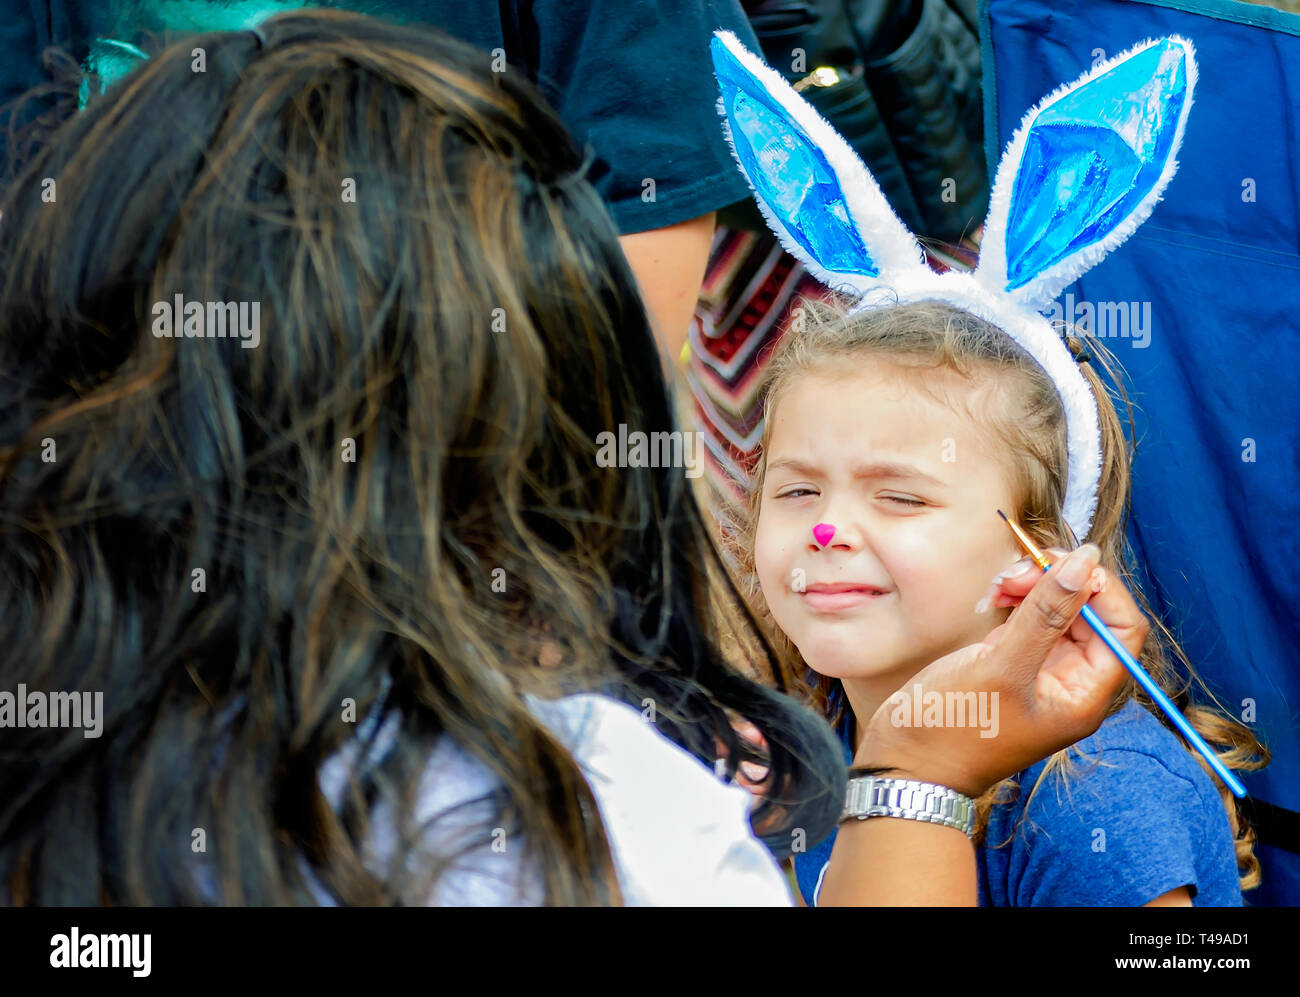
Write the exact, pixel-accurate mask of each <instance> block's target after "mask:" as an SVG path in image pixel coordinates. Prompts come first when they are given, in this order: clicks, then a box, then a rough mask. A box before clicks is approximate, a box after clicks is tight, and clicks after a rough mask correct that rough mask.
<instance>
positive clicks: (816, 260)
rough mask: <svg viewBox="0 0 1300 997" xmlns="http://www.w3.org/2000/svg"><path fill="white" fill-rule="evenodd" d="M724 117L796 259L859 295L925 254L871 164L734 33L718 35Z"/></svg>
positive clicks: (758, 194) (748, 174) (743, 164)
mask: <svg viewBox="0 0 1300 997" xmlns="http://www.w3.org/2000/svg"><path fill="white" fill-rule="evenodd" d="M711 48H712V51H713V68H714V74H715V75H716V76H717V78H718V86H719V88H720V89H721V91H722V97H721V99H720V100H719V102H718V110H719V112H720V113H721V114H722V115H723V116H724V117H725V119H726V120H725V124H724V130H725V131H726V134H727V140H728V141H729V142H730V143H731V148H732V152H733V153H734V154H735V157H736V160H737V162H738V163H739V164H740V169H741V172H742V173H744V175H745V179H746V180H748V181H749V185H750V186H751V187H752V188H753V189H754V196H755V199H756V200H757V201H758V206H759V207H760V208H761V209H762V211H763V215H764V216H765V217H766V219H767V222H768V224H769V225H770V226H771V227H772V229H773V231H775V232H776V234H777V235H778V236H779V237H780V239H781V242H782V243H783V244H784V246H785V248H786V249H787V250H788V251H789V252H790V253H791V255H793V256H795V257H797V258H798V259H799V260H800V261H801V262H802V263H803V264H804V265H805V266H806V267H807V268H808V270H809V272H810V273H812V275H813V276H814V277H816V278H817V279H818V280H820V281H821V282H822V283H823V284H826V285H827V286H828V287H831V288H834V289H837V290H841V291H845V292H848V293H850V294H853V295H854V296H855V297H856V296H861V295H863V294H865V293H866V292H867V291H868V290H870V289H871V288H873V287H876V286H878V284H879V283H880V281H879V280H878V278H881V277H884V278H886V279H888V277H889V275H890V274H893V273H897V272H898V271H900V270H909V269H910V270H915V269H917V268H924V266H925V264H924V255H923V254H922V252H921V247H920V246H919V245H917V242H916V239H915V238H913V236H912V234H911V233H910V232H909V231H908V230H907V226H905V225H904V224H903V223H902V222H901V221H899V220H898V217H897V216H896V215H895V214H894V212H893V210H892V209H891V208H890V207H889V201H888V200H887V199H886V198H885V195H884V194H883V193H881V190H880V187H879V186H878V185H877V184H876V181H875V180H874V179H873V178H872V176H871V173H870V172H869V171H868V170H867V167H866V165H865V164H864V163H863V162H862V160H861V159H860V158H858V155H857V153H856V152H854V151H853V149H852V148H851V147H850V146H849V144H848V143H847V142H845V141H844V139H843V138H842V137H841V136H840V134H839V133H838V132H837V131H835V129H834V128H832V127H831V126H830V125H829V124H828V123H827V122H826V120H825V119H824V118H822V117H821V115H819V114H818V113H817V112H816V110H814V109H813V107H812V105H811V104H809V103H808V102H807V101H806V100H804V99H803V98H802V97H800V96H799V94H798V93H797V92H796V91H795V89H794V87H792V86H790V84H789V83H787V82H786V81H785V79H784V78H783V77H782V76H781V74H780V73H778V72H776V71H775V70H774V69H772V68H771V67H769V66H766V65H764V64H763V62H762V61H761V60H760V59H758V58H757V57H756V56H754V55H752V54H751V53H750V52H748V51H747V50H746V49H745V48H744V46H743V45H741V44H740V42H739V41H738V40H737V39H736V36H735V35H733V34H732V33H731V32H729V31H718V32H716V33H715V34H714V37H713V41H712V45H711Z"/></svg>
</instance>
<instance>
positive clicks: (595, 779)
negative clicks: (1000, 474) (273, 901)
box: [318, 694, 791, 907]
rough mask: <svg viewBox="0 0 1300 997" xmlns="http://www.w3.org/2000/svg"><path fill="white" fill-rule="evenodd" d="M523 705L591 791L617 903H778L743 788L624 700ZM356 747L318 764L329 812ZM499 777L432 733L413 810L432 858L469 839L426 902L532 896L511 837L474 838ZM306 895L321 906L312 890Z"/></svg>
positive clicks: (532, 882)
mask: <svg viewBox="0 0 1300 997" xmlns="http://www.w3.org/2000/svg"><path fill="white" fill-rule="evenodd" d="M528 705H529V708H530V709H531V710H532V712H533V714H534V716H536V717H537V718H538V719H539V720H540V721H541V722H542V723H543V724H545V725H546V726H547V728H549V729H550V730H551V732H552V733H554V735H555V736H556V738H557V739H558V740H559V741H560V742H561V743H562V744H564V746H565V747H566V748H568V750H569V752H570V753H571V754H572V755H573V757H574V760H575V761H576V762H577V763H578V766H579V768H580V769H581V771H582V773H583V775H584V776H585V777H586V780H587V783H588V785H589V786H590V787H591V791H592V795H593V796H594V797H595V799H596V803H597V805H598V806H599V808H600V815H601V818H602V819H603V821H604V825H605V833H606V836H607V837H608V839H609V843H610V850H611V853H612V855H613V859H614V865H615V869H616V871H617V874H618V882H619V887H620V889H621V890H622V893H623V901H624V903H626V904H627V905H629V906H684V905H716V906H781V907H788V906H790V904H791V894H790V890H789V886H788V884H787V882H786V878H785V876H784V875H783V874H782V872H781V869H780V867H779V866H778V865H777V863H776V860H775V859H774V858H773V857H772V854H771V853H770V852H769V851H768V850H767V849H766V848H765V847H764V846H763V844H762V843H761V842H760V841H758V840H757V839H756V838H755V837H754V836H753V833H752V832H751V830H750V827H749V820H748V816H749V807H750V803H751V797H750V795H749V793H748V792H747V791H746V790H744V789H742V788H740V787H738V786H728V785H725V784H723V783H722V782H721V781H720V780H719V779H718V778H717V777H716V776H715V775H714V774H713V772H711V771H709V770H708V769H706V768H705V767H704V766H702V765H701V764H700V763H699V762H698V761H696V759H695V758H694V756H692V755H690V754H689V753H688V752H686V751H685V750H684V749H682V748H681V747H679V746H678V745H676V744H674V743H672V742H671V741H669V740H668V739H667V738H665V737H663V736H662V735H661V734H660V733H659V732H658V731H657V730H655V729H654V727H653V725H651V724H648V723H646V722H645V721H644V720H643V719H642V718H641V714H640V713H638V712H637V711H636V710H635V709H633V708H632V707H631V706H628V705H626V704H624V703H620V702H618V701H616V700H613V699H610V698H608V697H606V696H600V695H595V694H582V695H576V696H568V697H565V698H563V699H558V700H551V701H547V700H540V699H535V698H532V697H530V698H529V700H528ZM396 719H397V718H396V717H392V718H390V721H389V723H390V726H389V727H388V729H387V730H381V731H380V734H379V736H378V737H377V738H376V744H375V748H374V749H373V751H374V753H375V754H378V755H379V756H381V757H382V753H383V751H385V750H386V745H385V743H384V742H385V740H386V735H387V738H388V739H391V736H392V726H391V725H393V724H395V723H396ZM359 733H363V732H359ZM363 739H364V738H358V739H357V741H358V742H360V741H362V740H363ZM357 750H358V748H357V744H356V743H351V744H349V745H348V746H347V747H345V748H344V749H343V750H341V751H340V752H339V753H338V754H336V755H335V756H333V757H332V758H330V759H329V761H327V762H326V764H325V765H324V766H322V768H321V772H320V781H321V788H322V790H323V792H324V793H325V796H326V798H327V799H329V800H330V802H331V803H332V804H334V806H335V807H336V808H337V807H338V806H339V804H340V801H341V798H342V793H343V790H344V786H345V782H346V777H347V771H348V768H349V766H350V765H352V764H353V763H354V762H355V759H356V752H357ZM499 785H500V784H499V781H498V780H497V778H496V776H495V775H493V774H492V772H491V771H490V770H488V769H487V768H486V767H485V766H484V765H483V764H482V763H481V762H479V761H478V760H477V759H476V758H474V757H473V756H471V755H470V754H469V753H467V752H465V751H463V750H462V749H461V748H460V747H459V746H458V745H457V744H456V743H455V742H454V741H453V740H452V739H451V738H450V737H448V736H446V735H444V736H443V737H442V738H441V739H440V740H439V741H438V743H437V745H436V746H435V748H434V751H433V753H432V755H431V756H430V758H429V763H428V765H427V767H426V769H425V775H424V777H423V779H422V781H421V785H420V792H419V802H418V805H417V810H416V813H415V815H414V816H415V819H416V820H418V821H420V822H422V823H423V822H426V821H427V822H430V823H429V825H428V826H429V827H430V831H429V845H430V848H432V849H434V850H435V851H436V853H437V854H440V855H443V854H448V853H451V852H455V851H458V850H460V849H461V848H463V847H465V845H466V844H470V843H473V847H472V848H470V850H469V851H467V852H465V853H464V854H462V855H460V857H459V858H457V859H456V860H455V861H454V862H453V864H452V865H451V866H450V867H449V868H448V869H447V871H446V872H444V873H443V875H442V876H441V877H440V879H439V880H438V883H437V886H436V888H435V892H434V895H433V896H432V897H430V898H429V902H430V903H431V904H435V905H465V906H480V905H516V904H540V903H541V902H542V898H543V890H542V887H541V881H540V877H539V876H538V874H537V870H536V869H528V868H523V863H522V853H523V851H524V849H523V848H522V847H520V843H518V842H512V841H508V840H505V838H504V834H505V832H504V831H501V830H498V831H497V832H496V833H495V834H494V836H493V837H492V838H490V839H488V840H483V829H484V827H485V826H486V824H487V823H488V822H489V821H490V815H491V812H492V811H491V806H492V805H491V801H490V800H485V799H484V797H487V796H489V794H491V793H492V791H493V790H494V789H495V788H497V787H498V786H499ZM475 801H477V802H475ZM385 810H386V808H383V807H381V808H378V809H377V810H376V811H375V813H374V814H373V819H372V823H371V828H372V831H373V832H374V833H373V840H372V841H371V842H370V843H368V848H367V859H368V860H369V861H372V862H374V863H376V865H375V868H376V869H378V868H383V867H384V865H385V863H386V861H387V858H388V856H390V855H391V854H392V849H393V847H394V845H395V841H394V829H393V823H392V818H391V816H389V815H388V814H387V813H386V812H385ZM469 834H472V835H473V837H469V836H468V835H469ZM318 899H320V900H321V902H322V903H329V902H330V900H329V898H328V897H327V896H325V895H324V893H323V891H321V892H320V895H319V896H318Z"/></svg>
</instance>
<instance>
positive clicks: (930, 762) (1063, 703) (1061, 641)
mask: <svg viewBox="0 0 1300 997" xmlns="http://www.w3.org/2000/svg"><path fill="white" fill-rule="evenodd" d="M1100 553H1101V552H1100V551H1099V550H1098V548H1097V547H1096V546H1095V545H1093V544H1086V545H1084V546H1083V547H1080V548H1079V549H1078V550H1076V551H1074V552H1072V553H1070V554H1069V555H1065V553H1064V552H1060V553H1059V554H1058V555H1056V556H1057V558H1058V559H1057V560H1056V561H1055V563H1053V565H1052V568H1051V570H1050V571H1048V572H1047V573H1046V574H1043V573H1042V571H1041V569H1039V568H1038V567H1036V566H1035V567H1034V569H1033V571H1032V572H1024V573H1023V574H1021V575H1019V576H1014V575H1013V576H1010V577H1008V576H1007V573H1006V572H1004V573H1003V576H1001V577H1002V581H1001V582H999V584H998V594H997V601H995V605H1012V604H1015V605H1017V607H1018V608H1017V609H1016V610H1015V612H1013V613H1012V614H1011V618H1010V619H1009V620H1007V622H1006V623H1004V624H1003V625H1002V626H1000V627H998V628H997V629H995V630H994V631H993V632H992V633H990V634H989V636H988V637H987V638H986V639H985V640H984V641H983V642H981V643H979V644H974V645H972V646H970V647H965V648H962V649H961V650H959V651H955V652H953V653H952V654H950V655H947V656H946V657H943V658H940V659H939V660H938V661H935V662H934V663H932V664H930V665H929V666H927V667H926V668H925V669H923V670H922V671H921V672H920V673H918V674H917V675H916V676H915V678H913V679H912V680H911V681H910V682H908V684H907V688H906V690H904V691H905V692H906V693H907V694H908V695H912V694H913V693H914V686H916V685H920V686H921V687H922V690H923V694H928V693H938V694H939V695H940V696H944V695H945V694H946V693H955V694H966V693H976V694H977V695H978V694H979V693H981V692H984V693H988V694H989V695H990V696H992V697H995V698H993V699H991V701H990V704H989V709H990V711H993V710H996V713H994V714H993V716H994V717H995V718H996V723H997V730H996V734H995V735H994V736H988V734H989V730H982V729H981V728H980V727H979V726H977V725H975V724H974V723H969V722H968V725H966V726H962V727H956V726H942V727H924V726H908V727H903V726H895V725H894V724H893V723H892V722H891V718H892V717H893V716H894V715H895V714H896V709H895V706H893V705H891V703H890V702H889V700H886V701H885V703H884V704H882V705H881V707H880V709H879V710H877V711H876V714H875V716H874V717H872V718H871V721H870V723H869V724H868V725H867V728H866V730H865V732H864V737H863V741H862V744H861V747H860V749H859V751H858V753H857V757H856V758H855V759H854V764H855V765H857V766H866V767H888V768H892V769H897V770H900V772H901V773H902V777H904V778H911V779H919V780H921V781H923V782H934V783H939V784H940V785H944V786H949V787H951V788H952V789H955V790H957V791H958V792H961V793H965V794H966V795H967V796H971V797H976V796H980V795H981V794H983V793H984V792H985V791H986V790H987V789H989V788H990V787H991V786H993V785H994V784H995V783H997V782H999V781H1000V780H1002V779H1005V778H1007V777H1008V776H1011V775H1014V774H1015V773H1017V772H1019V771H1020V770H1021V769H1024V768H1027V767H1028V766H1029V765H1032V764H1033V763H1034V762H1036V761H1038V760H1039V759H1041V758H1045V757H1046V756H1047V755H1049V754H1051V753H1052V752H1053V751H1057V750H1059V749H1061V748H1064V747H1066V746H1068V745H1070V744H1073V743H1074V742H1075V741H1078V740H1080V739H1081V738H1083V737H1086V736H1087V735H1088V734H1091V733H1092V732H1093V731H1095V730H1096V729H1097V727H1098V726H1100V724H1101V721H1102V719H1103V718H1104V717H1105V715H1106V712H1107V710H1108V708H1109V707H1110V705H1111V703H1112V702H1113V700H1114V698H1115V695H1116V694H1117V693H1118V692H1119V690H1120V688H1121V686H1122V685H1123V684H1124V681H1125V679H1126V677H1127V675H1128V673H1127V671H1126V670H1125V669H1124V666H1123V665H1122V664H1121V663H1120V662H1119V659H1117V658H1116V657H1115V655H1114V654H1112V653H1111V651H1110V649H1109V648H1107V647H1106V645H1105V644H1104V643H1103V642H1102V640H1101V638H1100V637H1098V636H1097V635H1096V634H1095V633H1093V631H1092V628H1091V627H1089V626H1088V625H1087V624H1086V623H1084V622H1083V621H1082V620H1080V619H1079V618H1078V616H1079V612H1080V610H1081V609H1082V608H1083V605H1084V603H1090V604H1091V605H1092V608H1093V611H1094V612H1095V613H1096V614H1097V615H1098V616H1099V617H1100V618H1101V620H1102V622H1104V623H1105V624H1106V625H1107V626H1108V627H1110V629H1111V631H1112V632H1113V633H1114V634H1115V636H1116V637H1117V638H1119V640H1120V641H1121V642H1122V643H1123V644H1124V646H1125V647H1126V648H1128V650H1129V651H1130V652H1131V653H1133V654H1134V655H1135V656H1136V655H1137V654H1138V653H1139V652H1140V651H1141V649H1142V643H1143V641H1144V640H1145V639H1146V635H1147V632H1148V629H1149V624H1148V623H1147V620H1146V618H1145V617H1143V615H1142V613H1141V612H1140V611H1139V610H1138V607H1137V604H1136V603H1135V602H1134V601H1133V598H1132V596H1131V595H1130V594H1129V592H1128V591H1127V590H1126V589H1125V588H1124V587H1123V586H1122V585H1120V584H1119V583H1118V581H1117V580H1116V579H1115V578H1113V577H1112V578H1110V579H1109V580H1106V579H1105V577H1104V574H1103V575H1102V576H1098V575H1097V574H1096V570H1095V569H1096V568H1097V562H1098V560H1099V558H1100ZM1031 563H1032V562H1031ZM1103 581H1105V582H1106V583H1105V584H1104V585H1103V584H1102V582H1103ZM1094 587H1096V588H1099V589H1101V591H1097V592H1094V591H1093V589H1094ZM913 705H914V709H913V710H912V714H913V716H914V717H919V716H920V714H921V710H920V706H921V704H919V703H918V704H913ZM913 722H914V723H915V721H913Z"/></svg>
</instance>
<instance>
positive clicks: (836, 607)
mask: <svg viewBox="0 0 1300 997" xmlns="http://www.w3.org/2000/svg"><path fill="white" fill-rule="evenodd" d="M888 594H889V593H888V592H885V591H882V590H881V589H878V588H875V587H873V586H871V585H853V584H844V583H840V584H836V585H813V586H810V587H809V588H808V589H807V590H805V591H804V592H802V593H801V595H802V597H803V600H804V603H805V604H806V605H807V606H808V607H809V608H810V609H812V610H814V611H815V612H819V613H836V612H841V611H843V610H846V609H855V608H857V607H858V606H865V605H866V604H867V603H870V602H874V601H875V600H876V599H881V598H884V597H885V596H886V595H888Z"/></svg>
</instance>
